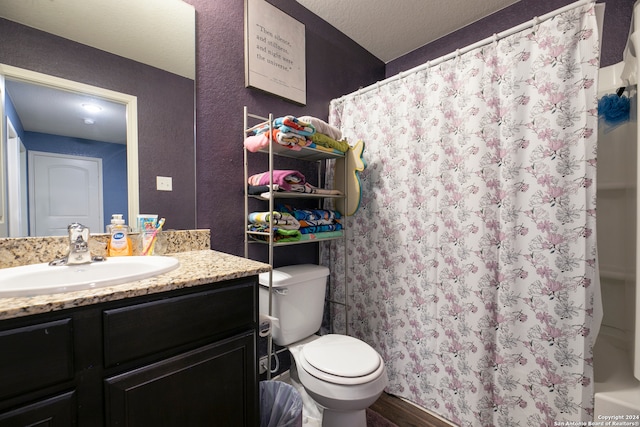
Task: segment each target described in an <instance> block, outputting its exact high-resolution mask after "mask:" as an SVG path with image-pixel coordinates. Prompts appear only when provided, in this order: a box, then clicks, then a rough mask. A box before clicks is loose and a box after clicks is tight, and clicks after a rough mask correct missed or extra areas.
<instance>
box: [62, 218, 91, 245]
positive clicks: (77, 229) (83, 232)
mask: <svg viewBox="0 0 640 427" xmlns="http://www.w3.org/2000/svg"><path fill="white" fill-rule="evenodd" d="M67 231H68V232H69V240H70V241H72V242H76V241H78V240H81V241H84V242H88V241H89V228H88V227H85V226H84V225H82V224H80V223H78V222H74V223H72V224H69V225H68V226H67Z"/></svg>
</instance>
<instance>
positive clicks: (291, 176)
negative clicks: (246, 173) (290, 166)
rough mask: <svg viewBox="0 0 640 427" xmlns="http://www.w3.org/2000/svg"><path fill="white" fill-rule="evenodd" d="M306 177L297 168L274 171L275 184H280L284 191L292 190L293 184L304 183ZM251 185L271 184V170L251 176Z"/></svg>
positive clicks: (249, 182) (249, 181)
mask: <svg viewBox="0 0 640 427" xmlns="http://www.w3.org/2000/svg"><path fill="white" fill-rule="evenodd" d="M305 182H306V179H305V177H304V175H303V174H301V173H300V172H298V171H296V170H281V169H275V170H274V171H273V184H278V186H279V187H280V188H281V189H282V190H284V191H290V190H291V184H304V183H305ZM248 184H249V185H269V172H262V173H259V174H255V175H252V176H250V177H249V180H248Z"/></svg>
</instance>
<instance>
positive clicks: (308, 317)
mask: <svg viewBox="0 0 640 427" xmlns="http://www.w3.org/2000/svg"><path fill="white" fill-rule="evenodd" d="M328 276H329V269H328V268H326V267H323V266H319V265H313V264H301V265H291V266H287V267H281V268H276V269H274V270H273V271H272V288H273V289H272V296H271V305H272V310H271V316H272V317H275V318H277V319H278V320H277V321H274V322H273V326H272V328H271V333H272V336H273V341H274V342H275V343H276V344H278V345H281V346H283V347H287V348H288V349H289V351H290V353H291V356H292V359H293V360H292V362H293V363H292V364H291V376H292V378H294V379H296V380H297V381H298V382H299V383H300V384H302V386H303V387H304V389H305V391H306V392H307V393H308V394H309V396H311V398H312V399H313V400H314V401H315V402H316V403H318V404H319V405H320V406H321V407H322V408H323V416H322V426H323V427H345V426H349V427H366V425H367V421H366V412H365V410H366V408H368V407H369V406H370V405H371V404H372V403H373V402H375V401H376V400H377V399H378V397H380V395H381V394H382V391H383V390H384V388H385V387H386V386H387V382H388V380H387V371H386V368H385V364H384V360H382V357H381V356H380V355H379V354H378V352H377V351H375V350H374V349H373V348H372V347H371V346H369V345H368V344H367V343H365V342H363V341H361V340H359V339H356V338H353V337H350V336H347V335H339V334H328V335H323V336H318V335H315V333H316V332H317V331H318V330H319V329H320V325H321V323H322V315H323V309H324V298H325V290H326V285H327V277H328ZM259 280H260V290H259V296H260V314H269V273H262V274H260V279H259Z"/></svg>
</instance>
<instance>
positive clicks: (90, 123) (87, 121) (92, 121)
mask: <svg viewBox="0 0 640 427" xmlns="http://www.w3.org/2000/svg"><path fill="white" fill-rule="evenodd" d="M95 122H96V121H95V120H93V119H84V124H85V125H92V124H94V123H95Z"/></svg>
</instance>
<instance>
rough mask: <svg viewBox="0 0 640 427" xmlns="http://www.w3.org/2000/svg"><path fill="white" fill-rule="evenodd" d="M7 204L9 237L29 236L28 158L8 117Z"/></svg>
mask: <svg viewBox="0 0 640 427" xmlns="http://www.w3.org/2000/svg"><path fill="white" fill-rule="evenodd" d="M7 137H8V139H7V204H8V214H9V237H25V236H28V235H29V228H28V225H29V217H28V209H27V156H26V149H25V148H24V145H23V144H22V141H21V140H20V137H18V134H17V132H16V131H15V129H14V127H13V124H12V123H11V120H10V119H9V118H8V117H7Z"/></svg>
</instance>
